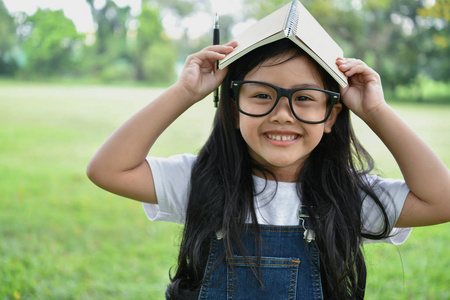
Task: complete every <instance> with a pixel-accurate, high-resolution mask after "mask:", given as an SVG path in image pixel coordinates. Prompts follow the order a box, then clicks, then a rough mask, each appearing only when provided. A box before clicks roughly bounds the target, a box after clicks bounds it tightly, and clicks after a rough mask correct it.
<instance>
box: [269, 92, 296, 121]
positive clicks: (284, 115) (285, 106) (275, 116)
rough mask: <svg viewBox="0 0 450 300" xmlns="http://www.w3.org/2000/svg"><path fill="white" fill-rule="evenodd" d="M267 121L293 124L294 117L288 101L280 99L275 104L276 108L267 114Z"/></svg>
mask: <svg viewBox="0 0 450 300" xmlns="http://www.w3.org/2000/svg"><path fill="white" fill-rule="evenodd" d="M269 121H270V122H276V123H280V124H286V123H288V124H293V123H294V122H295V117H294V115H293V114H292V111H291V107H290V106H289V99H288V98H286V97H281V98H280V100H279V101H278V103H277V106H275V108H274V109H273V110H272V112H271V113H270V114H269Z"/></svg>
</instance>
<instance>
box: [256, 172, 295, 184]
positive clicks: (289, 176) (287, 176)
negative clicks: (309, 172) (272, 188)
mask: <svg viewBox="0 0 450 300" xmlns="http://www.w3.org/2000/svg"><path fill="white" fill-rule="evenodd" d="M270 171H271V172H272V173H273V175H274V176H273V175H272V174H271V173H268V172H265V173H263V172H262V171H261V170H257V169H253V175H255V176H257V177H260V178H264V179H266V178H267V180H273V181H278V182H296V181H297V178H298V175H299V173H300V170H298V172H290V171H287V170H273V169H271V170H270Z"/></svg>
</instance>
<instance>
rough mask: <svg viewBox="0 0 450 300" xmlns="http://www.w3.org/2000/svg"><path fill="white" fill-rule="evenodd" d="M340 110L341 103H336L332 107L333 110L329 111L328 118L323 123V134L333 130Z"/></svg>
mask: <svg viewBox="0 0 450 300" xmlns="http://www.w3.org/2000/svg"><path fill="white" fill-rule="evenodd" d="M341 109H342V103H340V102H339V103H336V104H335V105H334V106H333V110H332V111H331V114H330V116H329V117H328V119H327V120H326V121H325V123H324V129H323V132H325V133H330V132H331V129H332V128H333V125H334V123H336V119H337V116H338V115H339V112H340V111H341Z"/></svg>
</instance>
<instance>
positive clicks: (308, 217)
mask: <svg viewBox="0 0 450 300" xmlns="http://www.w3.org/2000/svg"><path fill="white" fill-rule="evenodd" d="M234 47H236V43H235V42H232V43H229V44H226V45H217V46H210V47H207V48H205V49H204V50H202V51H200V52H198V53H195V54H193V55H190V56H189V57H188V58H187V60H186V64H185V66H184V69H183V71H182V73H181V75H180V77H179V79H178V81H177V82H176V83H175V84H174V85H172V86H171V87H170V88H168V89H167V90H166V91H165V92H164V93H163V94H161V95H160V96H159V97H158V98H157V99H155V100H154V101H152V102H150V103H149V104H148V105H147V106H146V107H144V108H143V109H142V110H141V111H139V112H138V113H137V114H136V115H134V116H133V117H131V118H130V119H129V120H128V121H127V122H126V123H125V124H123V125H122V126H121V127H120V128H119V129H118V130H116V131H115V132H114V133H113V134H112V135H111V137H110V138H109V139H108V140H107V141H106V142H105V143H104V144H103V145H102V147H101V148H100V149H99V150H98V152H97V153H96V154H95V156H94V157H93V158H92V159H91V161H90V163H89V166H88V170H87V173H88V176H89V178H90V179H91V180H92V181H93V182H94V183H95V184H97V185H99V186H100V187H102V188H104V189H106V190H108V191H111V192H113V193H116V194H118V195H122V196H125V197H128V198H131V199H135V200H138V201H142V202H144V208H145V211H146V213H147V215H148V216H149V218H150V219H151V220H166V221H171V222H178V223H182V224H184V225H185V227H184V232H183V238H182V242H181V246H180V253H179V257H178V266H177V269H176V273H175V274H174V276H173V277H171V284H170V285H169V286H168V288H167V291H166V297H167V298H168V299H225V298H226V299H323V298H325V299H362V298H363V297H364V290H365V282H366V267H365V264H364V258H363V254H362V252H361V246H362V244H363V243H366V242H370V241H374V240H384V241H388V242H391V243H396V244H398V243H402V242H403V241H404V240H405V239H406V238H407V236H408V234H409V232H410V228H409V227H413V226H425V225H432V224H438V223H442V222H447V221H449V220H450V199H449V198H450V172H449V170H448V169H447V167H446V166H445V165H444V164H443V162H442V161H441V160H440V159H439V158H438V157H437V156H436V155H435V154H434V153H433V151H432V150H431V149H430V148H429V147H428V146H427V145H426V144H425V143H424V142H423V141H422V140H421V139H420V138H419V137H418V136H417V135H416V134H415V133H414V132H413V131H412V130H411V129H410V128H409V127H408V126H407V125H406V124H405V123H404V122H403V121H402V120H401V119H400V118H399V117H398V116H397V115H396V113H395V112H394V111H393V110H392V109H391V107H389V105H388V104H387V103H386V102H385V100H384V96H383V91H382V86H381V81H380V78H379V76H378V74H377V73H376V72H375V71H373V70H372V69H371V68H369V67H368V66H367V65H366V64H364V63H363V62H362V61H360V60H357V59H343V58H342V59H338V60H337V62H336V64H337V65H338V67H339V69H340V70H341V71H342V72H343V73H344V74H345V75H346V76H348V77H349V86H348V87H347V88H345V89H342V88H339V86H338V84H337V83H336V82H335V81H334V80H333V79H332V78H331V77H330V76H329V75H328V73H326V72H325V71H324V70H323V69H322V68H321V67H320V66H318V65H317V64H316V63H315V62H314V61H313V60H312V59H311V58H310V57H309V56H307V55H306V54H305V53H304V52H303V51H302V50H301V49H299V48H298V47H297V46H296V45H295V44H293V43H292V42H290V41H289V40H287V39H284V40H281V41H278V42H274V43H272V44H268V45H266V46H263V47H260V48H258V49H256V50H253V51H252V52H250V53H248V54H247V55H245V56H243V57H242V58H240V59H239V60H237V61H235V62H234V63H232V64H231V65H230V66H229V67H228V68H227V69H224V70H217V71H216V72H214V73H213V72H212V71H213V70H214V64H215V62H216V61H217V60H221V59H223V58H224V57H225V56H226V55H227V54H229V53H230V52H231V51H232V50H233V48H234ZM220 84H222V85H221V95H220V101H219V107H218V109H217V113H216V116H215V119H214V125H213V129H212V132H211V135H210V137H209V138H208V140H207V141H206V144H205V145H204V147H203V148H202V149H201V150H200V152H199V154H198V155H191V154H182V155H176V156H173V157H169V158H157V157H149V158H146V156H147V155H148V152H149V150H150V148H151V147H152V145H153V143H154V142H155V141H156V139H157V138H158V136H159V135H160V134H161V133H162V132H163V131H164V130H165V129H166V128H167V127H168V126H169V125H170V124H171V123H172V122H173V121H174V120H175V119H176V118H177V117H178V116H179V115H181V114H182V113H183V112H184V111H185V110H186V109H188V108H189V107H190V106H191V105H193V104H194V103H196V102H197V101H200V100H201V99H203V98H205V97H206V96H207V95H208V94H210V93H211V92H212V91H213V90H215V89H216V88H217V87H218V86H219V85H220ZM350 111H352V112H353V113H354V114H356V115H357V116H358V117H360V118H361V119H362V120H363V121H364V122H366V123H367V124H368V125H369V126H370V128H371V129H372V130H373V131H374V132H375V133H376V134H377V135H378V136H379V137H380V139H381V140H382V141H383V142H384V144H385V145H386V146H387V148H388V149H389V150H390V152H391V153H392V154H393V156H394V157H395V159H396V160H397V163H398V165H399V167H400V169H401V171H402V173H403V175H404V178H405V181H403V180H385V179H382V178H380V177H377V176H374V175H369V172H370V171H371V170H372V169H373V162H372V159H371V157H370V156H369V154H368V153H367V152H366V151H365V150H364V148H363V147H362V146H361V145H360V143H359V142H358V140H357V139H356V137H355V135H354V132H353V129H352V126H351V124H350V115H349V114H350ZM394 227H396V228H395V229H394Z"/></svg>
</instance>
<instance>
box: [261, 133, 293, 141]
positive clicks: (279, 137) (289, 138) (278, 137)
mask: <svg viewBox="0 0 450 300" xmlns="http://www.w3.org/2000/svg"><path fill="white" fill-rule="evenodd" d="M266 136H267V137H268V138H269V139H270V140H273V141H294V140H296V139H297V138H298V134H293V135H275V134H267V135H266Z"/></svg>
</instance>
